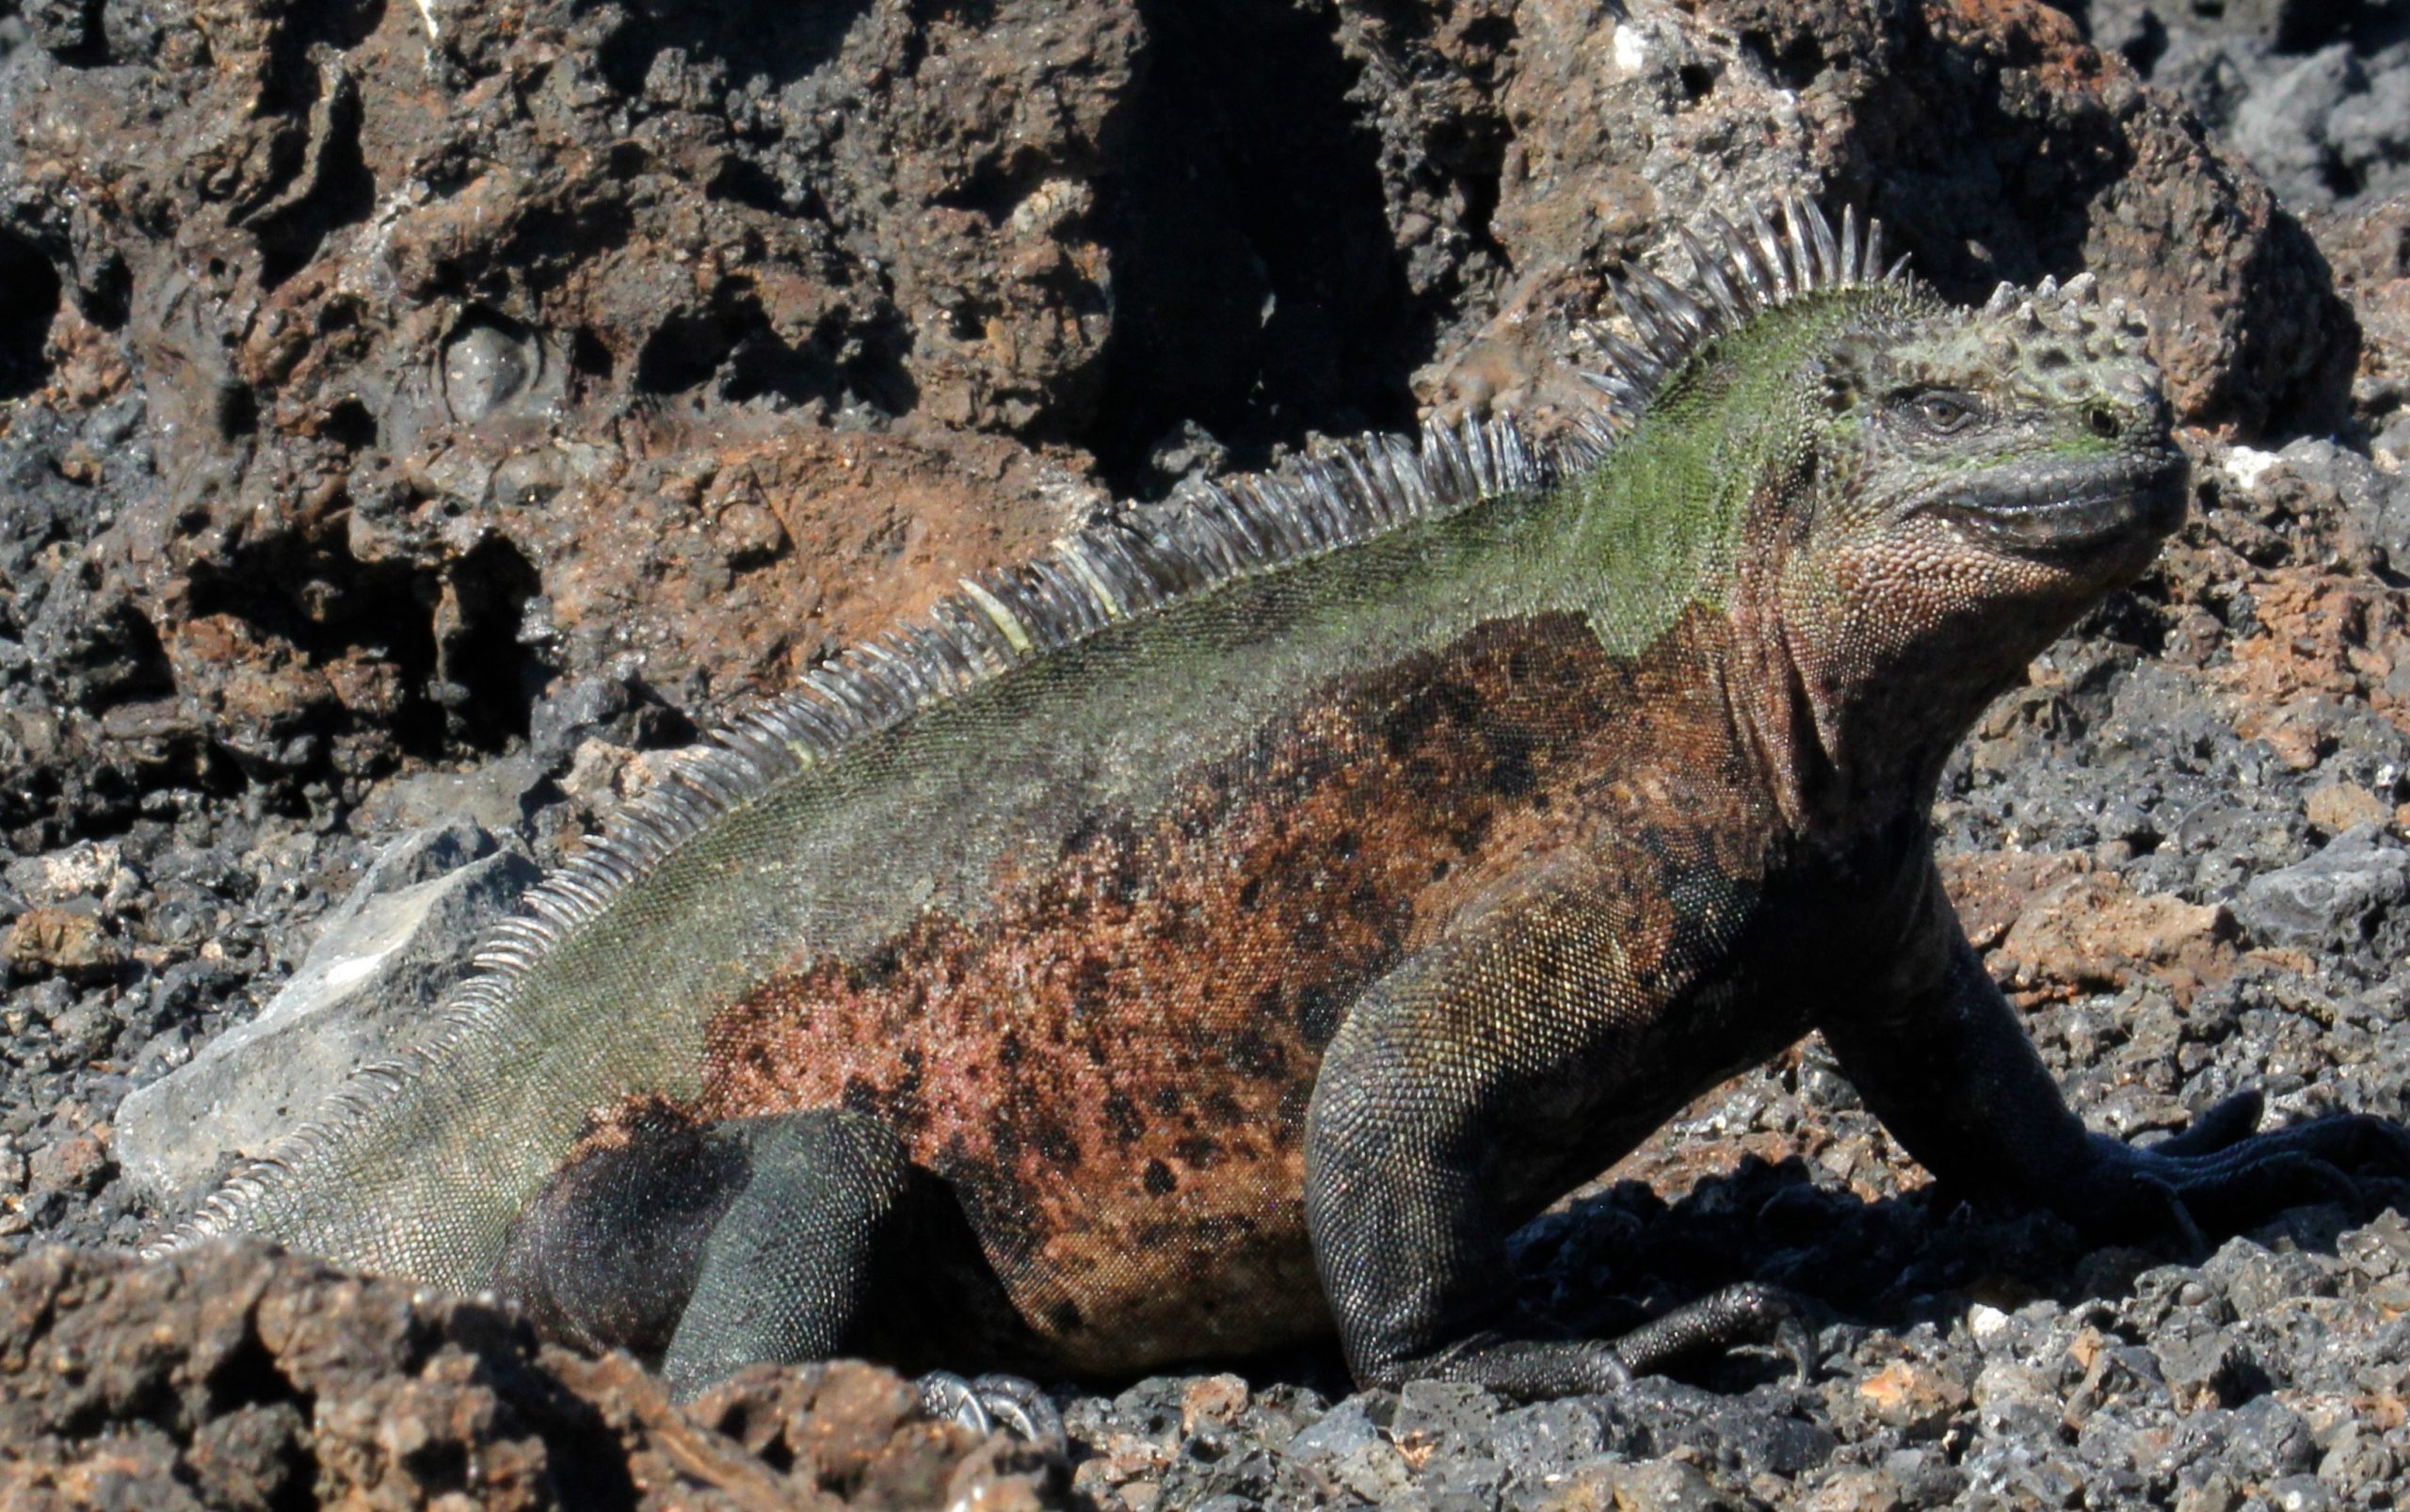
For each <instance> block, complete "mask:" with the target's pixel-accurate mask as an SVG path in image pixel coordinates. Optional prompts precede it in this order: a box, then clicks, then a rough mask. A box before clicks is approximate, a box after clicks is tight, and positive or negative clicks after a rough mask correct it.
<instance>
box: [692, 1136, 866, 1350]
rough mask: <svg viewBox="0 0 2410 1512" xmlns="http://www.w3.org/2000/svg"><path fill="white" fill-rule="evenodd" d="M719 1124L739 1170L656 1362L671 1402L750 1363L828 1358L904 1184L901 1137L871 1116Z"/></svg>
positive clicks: (853, 1312)
mask: <svg viewBox="0 0 2410 1512" xmlns="http://www.w3.org/2000/svg"><path fill="white" fill-rule="evenodd" d="M722 1127H723V1128H724V1129H726V1130H728V1131H729V1132H730V1133H731V1134H733V1135H734V1136H736V1137H740V1138H742V1139H744V1141H745V1143H746V1147H747V1156H748V1162H747V1164H748V1169H747V1177H746V1181H745V1184H744V1186H743V1188H742V1189H741V1190H739V1191H738V1192H737V1193H736V1194H735V1196H734V1198H732V1199H731V1201H730V1203H729V1205H728V1210H727V1211H726V1212H725V1213H723V1214H721V1215H720V1219H719V1221H718V1222H717V1223H715V1224H714V1225H713V1226H712V1231H711V1236H710V1238H709V1239H708V1240H707V1241H706V1242H705V1244H704V1247H703V1254H702V1263H701V1264H700V1266H699V1269H698V1271H697V1274H696V1277H695V1290H694V1295H692V1296H691V1297H690V1298H689V1299H688V1300H687V1303H686V1311H685V1315H684V1316H683V1318H682V1319H680V1320H679V1324H678V1331H677V1333H676V1334H675V1335H674V1336H672V1337H671V1339H670V1341H669V1350H668V1353H667V1355H665V1356H664V1357H663V1358H662V1362H661V1373H662V1375H664V1376H666V1377H667V1379H668V1381H669V1387H670V1390H671V1391H672V1392H673V1393H675V1394H676V1395H678V1396H681V1397H685V1396H692V1395H693V1394H695V1393H696V1392H697V1391H700V1390H702V1389H703V1388H704V1387H706V1386H709V1385H710V1384H711V1383H712V1382H714V1381H716V1380H718V1379H719V1378H720V1377H721V1376H723V1375H728V1374H729V1373H730V1372H731V1371H733V1370H736V1369H738V1368H740V1367H742V1366H745V1365H749V1364H752V1363H753V1362H755V1361H756V1360H779V1361H795V1360H807V1359H827V1358H828V1357H829V1356H831V1355H834V1354H836V1353H837V1352H838V1351H839V1350H840V1349H841V1348H842V1347H843V1346H844V1343H845V1340H846V1337H847V1335H848V1334H850V1333H851V1332H852V1331H853V1328H854V1326H855V1324H856V1321H857V1320H858V1319H859V1318H860V1315H861V1312H862V1311H863V1307H864V1304H865V1303H866V1302H867V1301H868V1300H869V1297H870V1292H871V1282H872V1275H873V1268H874V1262H875V1261H876V1259H877V1255H878V1251H879V1248H880V1240H881V1239H882V1238H883V1237H884V1236H885V1233H886V1231H887V1230H888V1228H889V1226H890V1225H891V1224H892V1222H893V1220H894V1218H895V1215H896V1212H897V1209H898V1207H899V1206H900V1205H901V1204H902V1202H903V1200H904V1197H905V1194H906V1191H907V1190H908V1186H909V1184H910V1182H911V1162H910V1160H909V1158H908V1156H907V1154H906V1152H905V1149H904V1143H903V1141H902V1140H901V1139H899V1138H898V1137H896V1134H895V1131H894V1130H893V1129H892V1128H890V1127H888V1126H887V1125H886V1124H884V1123H881V1122H878V1121H877V1120H876V1119H873V1118H863V1117H861V1116H860V1115H857V1114H849V1113H841V1112H836V1111H830V1110H823V1111H816V1112H811V1113H795V1114H785V1115H781V1116H778V1117H774V1118H745V1119H738V1120H734V1121H733V1122H731V1123H730V1124H726V1125H723V1126H722Z"/></svg>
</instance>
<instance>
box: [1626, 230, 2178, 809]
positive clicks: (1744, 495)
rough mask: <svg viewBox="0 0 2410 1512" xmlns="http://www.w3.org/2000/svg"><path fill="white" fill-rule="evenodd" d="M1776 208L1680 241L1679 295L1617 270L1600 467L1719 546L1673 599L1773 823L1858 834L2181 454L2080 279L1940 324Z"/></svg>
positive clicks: (2031, 638) (1855, 241) (1873, 246)
mask: <svg viewBox="0 0 2410 1512" xmlns="http://www.w3.org/2000/svg"><path fill="white" fill-rule="evenodd" d="M1784 216H1785V219H1786V220H1787V222H1788V224H1787V226H1786V227H1785V229H1784V231H1783V232H1782V233H1776V232H1775V231H1774V230H1773V229H1772V227H1771V226H1770V225H1769V224H1768V222H1767V221H1765V220H1764V219H1763V218H1761V217H1751V227H1752V229H1751V230H1750V231H1747V232H1743V231H1737V230H1735V229H1733V228H1731V227H1728V226H1727V227H1723V228H1721V233H1720V237H1719V239H1720V241H1721V243H1722V245H1721V246H1719V247H1716V248H1715V249H1709V248H1707V247H1705V246H1701V245H1699V244H1698V243H1695V242H1694V243H1692V245H1691V256H1692V261H1693V263H1694V265H1695V273H1694V277H1693V279H1692V281H1691V286H1690V287H1689V288H1687V289H1677V288H1675V287H1673V286H1671V285H1669V284H1666V283H1664V282H1663V281H1659V280H1656V279H1654V278H1652V277H1649V276H1648V275H1647V274H1640V275H1636V276H1635V277H1634V278H1633V279H1632V280H1631V286H1630V288H1629V289H1628V290H1627V291H1626V292H1625V296H1624V299H1623V305H1624V311H1625V313H1626V314H1627V315H1628V316H1630V317H1631V325H1632V326H1633V328H1635V330H1637V332H1638V334H1639V336H1640V338H1641V339H1640V341H1639V342H1638V343H1631V342H1628V341H1616V340H1615V339H1614V338H1612V337H1610V338H1604V339H1603V340H1604V342H1605V345H1607V346H1608V347H1609V351H1608V356H1609V358H1610V360H1611V362H1612V364H1613V366H1614V371H1613V372H1611V373H1610V374H1608V375H1606V376H1605V378H1603V379H1602V381H1603V382H1605V383H1606V384H1607V385H1608V386H1609V387H1610V389H1611V392H1612V391H1613V390H1614V389H1615V387H1616V386H1617V385H1618V384H1619V385H1620V386H1621V388H1622V391H1623V392H1622V393H1620V394H1617V395H1616V396H1617V397H1618V398H1619V399H1621V400H1622V401H1623V402H1624V403H1625V404H1626V405H1627V406H1628V407H1629V408H1630V410H1631V413H1632V415H1633V418H1632V419H1631V422H1630V424H1631V435H1630V436H1629V437H1628V438H1625V439H1622V440H1619V441H1618V442H1616V443H1615V446H1614V448H1613V450H1612V452H1611V453H1610V454H1609V465H1610V467H1611V468H1621V469H1626V470H1632V473H1636V472H1637V471H1638V470H1642V469H1647V470H1653V471H1654V472H1655V474H1657V475H1658V476H1657V477H1655V478H1648V477H1647V476H1645V475H1643V476H1640V478H1639V481H1640V482H1641V486H1640V487H1639V488H1637V489H1634V490H1631V492H1633V493H1634V494H1635V495H1638V496H1643V497H1651V498H1653V500H1654V501H1655V502H1654V503H1653V504H1652V505H1650V507H1651V508H1654V509H1656V510H1658V511H1659V512H1660V513H1663V511H1664V510H1665V509H1666V507H1667V504H1666V501H1667V500H1668V499H1675V500H1679V501H1683V502H1681V503H1679V504H1676V505H1674V506H1672V507H1673V509H1674V510H1675V512H1678V513H1683V514H1686V515H1687V516H1688V517H1690V518H1694V519H1695V520H1697V521H1698V522H1699V525H1698V527H1697V528H1698V529H1699V531H1700V532H1701V533H1703V534H1704V535H1705V536H1706V537H1709V538H1711V539H1720V540H1722V541H1724V542H1725V544H1724V545H1722V546H1720V547H1717V548H1716V549H1715V550H1713V551H1712V552H1711V553H1709V554H1708V557H1702V558H1700V560H1701V561H1702V564H1703V565H1709V566H1711V571H1707V572H1706V573H1705V574H1704V575H1702V576H1701V577H1699V578H1696V579H1695V580H1694V581H1695V583H1696V584H1697V585H1698V587H1697V588H1696V589H1694V590H1693V591H1700V592H1703V593H1705V594H1706V595H1707V596H1708V597H1709V598H1710V599H1711V601H1712V600H1720V601H1721V602H1722V603H1723V604H1724V605H1725V606H1726V607H1727V609H1728V610H1729V612H1730V615H1731V619H1732V624H1733V629H1734V633H1735V635H1734V640H1735V655H1736V656H1737V657H1739V658H1740V661H1741V670H1740V673H1739V676H1738V678H1737V679H1736V683H1737V684H1738V686H1739V690H1740V692H1741V693H1742V695H1743V698H1742V700H1741V701H1742V702H1743V703H1744V704H1745V705H1746V707H1745V708H1744V709H1743V718H1744V719H1746V720H1748V721H1749V722H1750V723H1751V725H1752V728H1753V732H1754V733H1755V734H1756V735H1757V736H1758V738H1759V744H1760V745H1761V746H1762V747H1763V748H1765V750H1766V752H1767V760H1768V764H1769V765H1770V766H1771V767H1772V768H1773V769H1774V774H1775V779H1776V786H1777V789H1778V790H1779V789H1782V788H1784V787H1786V786H1787V787H1788V788H1789V791H1788V792H1786V793H1785V795H1784V801H1785V803H1786V805H1787V806H1790V805H1796V806H1797V807H1798V808H1799V809H1800V810H1801V812H1799V813H1798V814H1796V815H1794V817H1797V818H1800V819H1802V820H1812V821H1813V822H1816V823H1819V824H1825V825H1829V824H1831V823H1833V822H1835V821H1836V820H1839V821H1840V822H1843V823H1849V824H1856V823H1862V822H1869V821H1872V822H1883V821H1885V820H1886V819H1888V817H1889V816H1891V815H1895V814H1897V813H1899V812H1904V811H1906V810H1909V809H1918V810H1920V809H1921V807H1922V805H1923V803H1924V801H1925V800H1926V798H1927V797H1928V796H1929V795H1930V793H1931V790H1932V785H1933V782H1934V780H1935V779H1936V777H1937V775H1938V772H1939V769H1940V766H1941V764H1942V763H1943V761H1944V760H1945V759H1946V758H1947V756H1948V754H1949V751H1950V749H1951V748H1952V746H1954V745H1955V744H1956V743H1957V741H1958V739H1959V737H1960V736H1961V735H1963V734H1964V733H1965V732H1966V730H1967V728H1968V725H1969V724H1971V723H1972V722H1973V720H1974V719H1975V718H1976V716H1978V715H1980V714H1981V712H1982V710H1983V708H1984V705H1985V704H1986V703H1987V702H1989V701H1990V700H1992V699H1993V698H1995V697H1997V696H1998V695H1999V694H2000V692H2002V691H2003V690H2004V689H2006V688H2007V687H2008V686H2010V685H2011V684H2013V683H2014V682H2015V681H2016V679H2017V677H2018V676H2019V675H2020V674H2021V672H2022V669H2023V668H2024V667H2025V666H2026V664H2027V663H2028V662H2029V661H2031V660H2032V657H2033V656H2034V655H2036V654H2037V653H2038V652H2040V651H2042V649H2043V648H2044V647H2046V646H2048V645H2049V642H2050V641H2051V640H2052V639H2054V638H2055V637H2056V636H2058V635H2061V634H2062V633H2064V632H2065V630H2066V629H2067V627H2068V626H2070V625H2071V624H2073V623H2074V622H2075V620H2076V619H2078V618H2079V617H2080V616H2081V614H2082V613H2083V612H2084V610H2085V609H2086V608H2088V607H2090V606H2091V605H2092V604H2093V603H2097V601H2098V600H2099V599H2100V598H2101V597H2102V596H2103V595H2104V594H2106V593H2108V592H2109V591H2110V590H2111V589H2113V588H2114V587H2119V586H2121V585H2122V584H2124V583H2126V582H2129V581H2130V580H2131V579H2132V578H2133V577H2134V576H2135V574H2137V573H2138V572H2140V571H2142V570H2143V568H2144V567H2145V566H2146V565H2147V564H2148V563H2149V561H2150V560H2151V557H2152V556H2153V555H2154V554H2155V553H2156V551H2157V550H2158V546H2159V542H2160V540H2161V538H2163V537H2164V536H2165V535H2166V534H2167V533H2168V532H2169V531H2170V530H2172V529H2174V528H2175V526H2176V525H2177V523H2179V522H2180V521H2181V519H2182V517H2183V511H2184V461H2183V457H2182V454H2181V453H2180V452H2178V451H2177V448H2176V446H2175V444H2174V442H2173V440H2172V439H2171V436H2170V432H2169V423H2170V422H2169V413H2168V409H2167V405H2166V403H2165V401H2164V399H2163V398H2162V396H2161V389H2160V382H2159V377H2158V373H2157V370H2156V369H2155V368H2154V367H2153V366H2152V364H2151V362H2150V361H2149V359H2148V358H2147V357H2146V356H2145V353H2144V350H2143V338H2144V336H2145V328H2144V326H2143V323H2142V321H2141V319H2140V318H2139V317H2138V316H2137V315H2135V314H2131V313H2129V311H2128V310H2127V309H2126V308H2125V307H2124V305H2122V304H2121V303H2114V302H2106V301H2103V300H2102V299H2101V298H2099V297H2098V295H2097V292H2096V290H2095V287H2094V283H2093V280H2092V279H2091V278H2090V277H2089V276H2088V275H2087V276H2081V277H2078V278H2076V279H2074V280H2072V281H2069V282H2068V283H2066V284H2065V285H2060V284H2057V283H2055V282H2054V281H2047V280H2046V281H2044V282H2043V283H2042V285H2041V286H2040V287H2038V288H2036V289H2033V290H2032V291H2030V292H2023V291H2017V290H2015V289H2013V288H2010V287H2008V286H2006V285H2003V286H2002V287H2001V289H2000V292H1999V293H1998V294H1996V295H1995V296H1994V297H1993V298H1992V299H1991V301H1990V303H1989V304H1987V305H1986V306H1985V307H1984V308H1983V309H1982V310H1980V311H1977V310H1968V309H1962V308H1958V307H1954V306H1952V305H1950V304H1948V303H1946V302H1945V301H1943V300H1941V299H1939V298H1937V297H1936V296H1934V295H1933V294H1931V293H1930V292H1929V291H1927V290H1925V289H1923V288H1922V287H1921V286H1920V285H1919V284H1917V283H1915V282H1914V281H1911V280H1907V279H1904V278H1902V277H1901V276H1900V275H1899V271H1898V269H1897V268H1893V269H1891V270H1889V271H1880V270H1879V269H1880V268H1881V264H1880V261H1879V259H1880V251H1879V237H1880V233H1879V231H1875V232H1872V233H1871V234H1869V235H1867V236H1865V237H1863V238H1861V237H1859V236H1858V235H1857V234H1856V230H1855V227H1854V225H1853V224H1852V222H1851V221H1850V219H1849V218H1848V217H1844V219H1843V221H1842V223H1841V228H1840V234H1839V236H1838V237H1836V236H1835V235H1834V233H1833V232H1832V230H1831V229H1830V227H1829V225H1828V223H1827V222H1825V221H1824V218H1823V217H1821V216H1819V215H1818V214H1817V213H1816V212H1814V211H1813V210H1811V209H1808V208H1807V207H1806V206H1804V205H1801V204H1799V203H1796V202H1792V203H1791V204H1789V205H1787V206H1786V207H1785V211H1784ZM1632 473H1628V474H1627V475H1632ZM1710 557H1712V558H1721V561H1722V564H1721V565H1720V566H1715V565H1713V564H1712V563H1711V562H1710V561H1709V558H1710ZM1810 810H1812V811H1815V812H1813V813H1812V814H1811V813H1810V812H1808V811H1810Z"/></svg>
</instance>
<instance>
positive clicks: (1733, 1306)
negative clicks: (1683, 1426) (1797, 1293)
mask: <svg viewBox="0 0 2410 1512" xmlns="http://www.w3.org/2000/svg"><path fill="white" fill-rule="evenodd" d="M1799 1311H1800V1310H1799V1304H1798V1301H1797V1299H1796V1298H1794V1297H1793V1296H1792V1295H1791V1294H1790V1293H1789V1292H1786V1291H1784V1290H1782V1289H1781V1288H1779V1287H1774V1286H1767V1285H1764V1284H1762V1283H1760V1282H1757V1281H1743V1282H1741V1283H1740V1284H1739V1285H1736V1286H1727V1287H1726V1288H1725V1289H1724V1290H1722V1291H1720V1292H1717V1293H1714V1294H1712V1295H1708V1296H1703V1297H1701V1298H1699V1299H1698V1300H1697V1301H1695V1302H1690V1303H1686V1304H1684V1305H1683V1306H1681V1307H1678V1308H1676V1309H1674V1310H1673V1311H1671V1312H1668V1313H1666V1314H1664V1315H1663V1317H1659V1318H1653V1319H1651V1320H1650V1321H1648V1322H1647V1323H1644V1324H1642V1325H1641V1326H1640V1327H1637V1328H1634V1329H1632V1330H1631V1332H1630V1333H1627V1334H1625V1335H1624V1336H1623V1337H1622V1338H1620V1339H1617V1340H1615V1342H1614V1343H1605V1342H1603V1341H1598V1340H1589V1341H1556V1340H1537V1339H1507V1338H1502V1337H1500V1336H1499V1335H1497V1334H1495V1333H1481V1334H1475V1335H1473V1336H1472V1337H1471V1338H1469V1339H1466V1340H1463V1341H1461V1342H1459V1343H1454V1344H1452V1345H1450V1346H1449V1347H1447V1348H1446V1349H1443V1350H1440V1351H1438V1353H1436V1354H1433V1355H1431V1356H1428V1357H1426V1358H1424V1359H1420V1360H1408V1361H1405V1362H1401V1363H1400V1364H1398V1365H1396V1366H1393V1367H1391V1368H1390V1369H1389V1370H1387V1371H1382V1372H1378V1373H1373V1374H1370V1375H1368V1377H1367V1381H1366V1384H1368V1385H1396V1384H1400V1383H1402V1382H1405V1381H1408V1380H1412V1379H1415V1378H1417V1377H1421V1376H1428V1377H1435V1378H1438V1379H1441V1380H1452V1381H1467V1382H1470V1383H1471V1384H1473V1385H1477V1386H1484V1387H1486V1388H1488V1389H1489V1390H1491V1391H1498V1392H1501V1393H1502V1394H1504V1395H1507V1396H1513V1397H1520V1398H1524V1399H1526V1400H1534V1401H1537V1400H1542V1399H1546V1398H1550V1397H1558V1396H1578V1395H1586V1394H1595V1393H1598V1392H1602V1391H1614V1390H1615V1388H1617V1387H1619V1386H1623V1385H1625V1384H1627V1383H1629V1382H1630V1381H1631V1379H1632V1377H1634V1376H1635V1375H1652V1374H1654V1373H1656V1372H1658V1371H1660V1370H1662V1369H1663V1368H1664V1367H1665V1366H1666V1365H1668V1364H1671V1363H1672V1362H1673V1361H1675V1360H1677V1359H1683V1358H1685V1357H1688V1356H1692V1355H1696V1354H1702V1353H1705V1352H1707V1351H1710V1350H1718V1349H1731V1348H1735V1347H1739V1346H1744V1345H1750V1344H1772V1345H1774V1346H1775V1348H1777V1349H1779V1350H1780V1351H1781V1352H1782V1353H1783V1355H1784V1356H1785V1357H1787V1358H1788V1359H1790V1361H1791V1367H1792V1369H1793V1371H1794V1372H1795V1373H1796V1376H1797V1378H1798V1379H1799V1380H1802V1381H1804V1380H1806V1379H1807V1378H1808V1371H1809V1369H1810V1367H1811V1365H1812V1363H1813V1355H1812V1353H1811V1349H1810V1341H1809V1338H1808V1328H1807V1326H1806V1325H1805V1324H1803V1323H1802V1322H1801V1321H1800V1317H1799Z"/></svg>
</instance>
